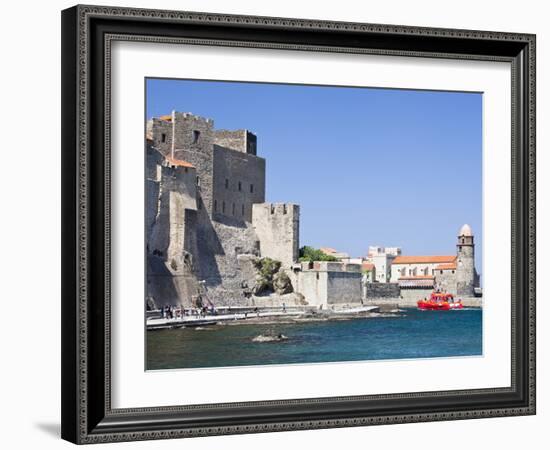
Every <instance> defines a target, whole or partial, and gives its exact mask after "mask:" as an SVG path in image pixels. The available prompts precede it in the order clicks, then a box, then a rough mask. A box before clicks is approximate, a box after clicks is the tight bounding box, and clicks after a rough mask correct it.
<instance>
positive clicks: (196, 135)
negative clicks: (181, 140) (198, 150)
mask: <svg viewBox="0 0 550 450" xmlns="http://www.w3.org/2000/svg"><path fill="white" fill-rule="evenodd" d="M200 135H201V132H200V131H198V130H193V144H196V143H197V142H199V137H200Z"/></svg>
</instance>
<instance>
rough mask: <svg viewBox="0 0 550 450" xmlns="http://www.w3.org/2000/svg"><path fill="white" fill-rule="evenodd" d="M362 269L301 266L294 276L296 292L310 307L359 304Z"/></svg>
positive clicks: (339, 265)
mask: <svg viewBox="0 0 550 450" xmlns="http://www.w3.org/2000/svg"><path fill="white" fill-rule="evenodd" d="M361 279H362V274H361V266H360V265H359V264H342V263H331V262H316V263H314V265H313V268H309V267H308V266H307V265H306V264H302V270H301V271H298V272H297V273H295V280H296V285H295V291H296V292H298V293H300V294H302V295H303V296H304V299H305V301H306V302H307V304H308V305H310V306H322V307H330V306H331V305H338V304H358V303H361Z"/></svg>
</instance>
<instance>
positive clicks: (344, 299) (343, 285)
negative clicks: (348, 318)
mask: <svg viewBox="0 0 550 450" xmlns="http://www.w3.org/2000/svg"><path fill="white" fill-rule="evenodd" d="M327 276H328V279H327V302H328V305H329V306H330V305H336V304H350V303H361V278H362V277H361V272H359V271H357V272H355V271H354V272H348V271H346V272H327Z"/></svg>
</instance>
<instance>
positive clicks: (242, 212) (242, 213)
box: [241, 205, 244, 216]
mask: <svg viewBox="0 0 550 450" xmlns="http://www.w3.org/2000/svg"><path fill="white" fill-rule="evenodd" d="M241 216H244V205H241Z"/></svg>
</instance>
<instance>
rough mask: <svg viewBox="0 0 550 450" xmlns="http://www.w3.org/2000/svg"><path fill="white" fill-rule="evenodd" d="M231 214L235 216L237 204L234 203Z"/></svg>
mask: <svg viewBox="0 0 550 450" xmlns="http://www.w3.org/2000/svg"><path fill="white" fill-rule="evenodd" d="M231 214H233V215H235V203H233V207H232V208H231Z"/></svg>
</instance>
